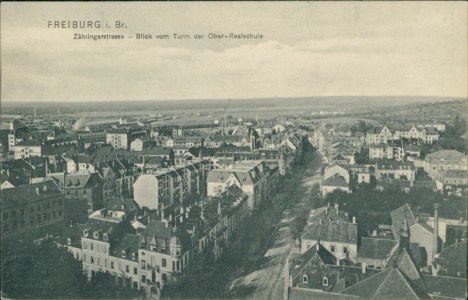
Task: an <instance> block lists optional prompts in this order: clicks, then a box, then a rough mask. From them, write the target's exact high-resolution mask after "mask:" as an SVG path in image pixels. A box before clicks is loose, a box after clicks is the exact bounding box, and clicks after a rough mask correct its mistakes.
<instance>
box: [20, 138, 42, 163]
mask: <svg viewBox="0 0 468 300" xmlns="http://www.w3.org/2000/svg"><path fill="white" fill-rule="evenodd" d="M42 150H43V145H42V143H41V142H40V141H38V140H33V139H31V140H24V141H21V142H19V143H17V144H16V145H14V152H15V159H21V158H29V157H37V156H41V155H42Z"/></svg>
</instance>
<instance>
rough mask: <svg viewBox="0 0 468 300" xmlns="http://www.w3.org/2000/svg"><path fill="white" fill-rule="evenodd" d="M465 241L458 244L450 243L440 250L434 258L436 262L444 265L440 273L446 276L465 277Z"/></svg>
mask: <svg viewBox="0 0 468 300" xmlns="http://www.w3.org/2000/svg"><path fill="white" fill-rule="evenodd" d="M466 244H467V243H466V241H465V242H463V243H459V244H453V245H450V246H448V247H446V248H444V250H442V251H441V252H440V253H439V255H438V256H437V257H436V258H435V261H436V263H437V264H441V265H442V266H443V267H444V270H443V271H442V273H443V274H444V275H447V276H457V277H458V275H457V273H458V272H460V276H461V277H465V278H466V261H467V249H466Z"/></svg>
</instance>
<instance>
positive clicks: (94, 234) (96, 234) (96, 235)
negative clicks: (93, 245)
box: [93, 231, 99, 239]
mask: <svg viewBox="0 0 468 300" xmlns="http://www.w3.org/2000/svg"><path fill="white" fill-rule="evenodd" d="M93 237H94V238H95V239H99V232H97V231H95V232H94V233H93Z"/></svg>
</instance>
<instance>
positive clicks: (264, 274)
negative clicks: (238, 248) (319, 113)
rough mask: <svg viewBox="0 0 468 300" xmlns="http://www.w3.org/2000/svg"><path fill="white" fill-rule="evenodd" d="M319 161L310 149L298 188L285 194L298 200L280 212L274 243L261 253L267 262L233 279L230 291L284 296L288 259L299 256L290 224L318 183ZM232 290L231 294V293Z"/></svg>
mask: <svg viewBox="0 0 468 300" xmlns="http://www.w3.org/2000/svg"><path fill="white" fill-rule="evenodd" d="M322 161H323V158H322V156H321V155H320V153H319V152H313V156H312V161H311V162H310V163H309V164H308V169H306V170H305V172H304V173H303V178H302V181H301V183H300V185H299V187H298V188H296V189H295V190H294V191H292V194H289V195H288V197H289V198H290V199H299V200H300V201H297V202H296V203H295V205H294V206H293V207H288V208H287V209H286V210H284V211H283V213H282V216H281V220H280V222H279V224H278V226H277V229H276V230H275V231H274V233H273V239H274V241H273V245H272V246H271V247H270V248H269V249H268V250H267V251H266V253H265V255H264V258H266V259H267V262H265V263H264V264H263V265H261V266H260V268H259V269H257V270H255V271H253V272H252V273H250V274H248V275H246V276H243V277H240V278H237V279H236V280H234V281H233V282H232V283H231V285H230V290H231V291H236V290H241V289H242V288H250V289H251V290H253V292H252V293H250V294H248V295H247V297H246V298H247V299H265V300H267V299H286V298H287V291H288V289H287V287H288V278H287V277H288V267H289V263H288V262H289V260H290V258H291V257H292V256H297V255H299V248H298V247H296V246H295V240H294V238H293V236H292V234H291V232H290V224H291V222H292V221H293V219H294V215H295V214H294V211H295V210H298V209H301V208H302V207H303V205H304V202H305V201H306V200H307V199H308V197H307V195H308V194H309V193H310V192H311V189H312V187H313V186H314V185H315V184H316V183H319V182H320V176H321V175H320V165H321V163H322ZM235 293H236V292H234V293H233V294H234V296H235ZM244 297H245V295H242V298H244Z"/></svg>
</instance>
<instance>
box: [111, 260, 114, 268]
mask: <svg viewBox="0 0 468 300" xmlns="http://www.w3.org/2000/svg"><path fill="white" fill-rule="evenodd" d="M113 268H114V262H113V261H111V269H113Z"/></svg>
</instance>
